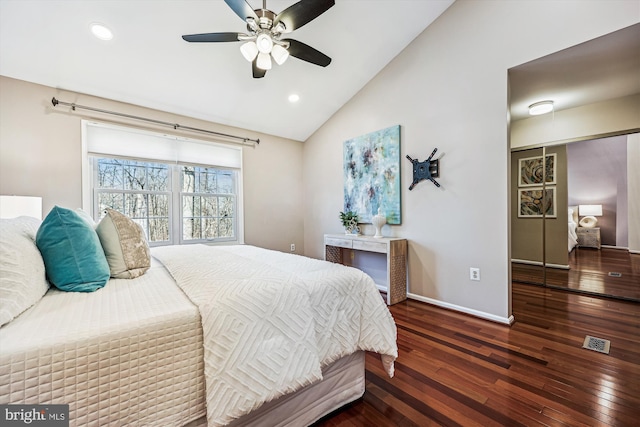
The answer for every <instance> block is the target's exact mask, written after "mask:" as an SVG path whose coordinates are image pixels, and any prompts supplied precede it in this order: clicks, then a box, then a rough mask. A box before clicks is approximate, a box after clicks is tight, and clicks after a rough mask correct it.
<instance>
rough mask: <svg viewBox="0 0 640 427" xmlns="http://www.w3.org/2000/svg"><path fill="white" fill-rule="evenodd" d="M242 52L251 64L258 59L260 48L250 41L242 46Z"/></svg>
mask: <svg viewBox="0 0 640 427" xmlns="http://www.w3.org/2000/svg"><path fill="white" fill-rule="evenodd" d="M240 52H241V53H242V56H244V59H246V60H247V61H249V62H253V60H254V59H256V56H258V46H257V45H256V43H255V42H253V41H250V42H247V43H245V44H243V45H242V46H240Z"/></svg>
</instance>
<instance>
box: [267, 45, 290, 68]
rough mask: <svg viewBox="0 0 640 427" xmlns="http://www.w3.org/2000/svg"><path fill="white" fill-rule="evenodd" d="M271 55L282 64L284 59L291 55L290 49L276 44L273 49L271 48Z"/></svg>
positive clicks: (277, 62)
mask: <svg viewBox="0 0 640 427" xmlns="http://www.w3.org/2000/svg"><path fill="white" fill-rule="evenodd" d="M271 56H273V59H274V60H275V61H276V64H278V65H282V64H284V61H286V60H287V58H288V57H289V51H288V50H287V49H285V48H283V47H282V46H280V45H278V44H276V45H273V49H271Z"/></svg>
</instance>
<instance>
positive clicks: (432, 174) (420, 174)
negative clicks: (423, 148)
mask: <svg viewBox="0 0 640 427" xmlns="http://www.w3.org/2000/svg"><path fill="white" fill-rule="evenodd" d="M436 151H438V149H437V148H434V149H433V151H432V152H431V155H430V156H429V158H428V159H427V160H425V161H424V162H419V161H418V160H417V159H412V158H411V157H409V156H408V155H407V159H409V161H410V162H411V163H413V182H412V183H411V185H410V186H409V190H413V187H415V186H416V184H417V183H419V182H420V181H423V180H425V179H428V180H429V181H431V182H433V184H434V185H435V186H436V187H440V184H438V181H436V180H435V179H434V178H438V177H439V176H440V173H439V168H440V161H439V160H438V159H435V160H431V159H432V158H433V156H434V154H436Z"/></svg>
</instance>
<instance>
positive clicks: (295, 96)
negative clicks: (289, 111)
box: [289, 93, 300, 103]
mask: <svg viewBox="0 0 640 427" xmlns="http://www.w3.org/2000/svg"><path fill="white" fill-rule="evenodd" d="M298 101H300V96H299V95H298V94H297V93H292V94H291V95H289V102H291V103H295V102H298Z"/></svg>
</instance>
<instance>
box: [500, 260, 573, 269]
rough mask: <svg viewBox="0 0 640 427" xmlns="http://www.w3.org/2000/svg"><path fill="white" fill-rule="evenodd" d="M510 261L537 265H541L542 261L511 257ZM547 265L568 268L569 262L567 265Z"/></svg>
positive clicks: (548, 265)
mask: <svg viewBox="0 0 640 427" xmlns="http://www.w3.org/2000/svg"><path fill="white" fill-rule="evenodd" d="M511 262H517V263H518V264H528V265H539V266H541V267H542V262H540V261H530V260H527V259H512V260H511ZM546 266H547V267H550V268H559V269H561V270H569V264H567V265H562V264H549V263H547V264H546Z"/></svg>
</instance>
